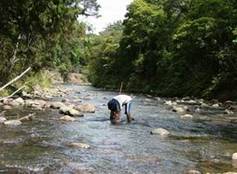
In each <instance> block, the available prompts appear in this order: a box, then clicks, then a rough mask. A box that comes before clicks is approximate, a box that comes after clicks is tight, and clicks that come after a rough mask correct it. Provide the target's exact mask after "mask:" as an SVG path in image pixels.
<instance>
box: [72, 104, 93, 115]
mask: <svg viewBox="0 0 237 174" xmlns="http://www.w3.org/2000/svg"><path fill="white" fill-rule="evenodd" d="M74 109H76V110H78V111H80V112H85V113H95V105H93V104H89V103H86V104H82V105H78V106H75V107H74Z"/></svg>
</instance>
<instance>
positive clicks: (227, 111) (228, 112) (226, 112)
mask: <svg viewBox="0 0 237 174" xmlns="http://www.w3.org/2000/svg"><path fill="white" fill-rule="evenodd" d="M225 114H228V115H232V114H234V112H233V111H231V110H229V109H226V110H225Z"/></svg>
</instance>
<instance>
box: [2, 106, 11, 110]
mask: <svg viewBox="0 0 237 174" xmlns="http://www.w3.org/2000/svg"><path fill="white" fill-rule="evenodd" d="M3 109H4V110H11V109H12V106H10V105H4V106H3Z"/></svg>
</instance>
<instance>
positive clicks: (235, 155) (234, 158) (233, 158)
mask: <svg viewBox="0 0 237 174" xmlns="http://www.w3.org/2000/svg"><path fill="white" fill-rule="evenodd" d="M232 160H237V152H236V153H233V155H232Z"/></svg>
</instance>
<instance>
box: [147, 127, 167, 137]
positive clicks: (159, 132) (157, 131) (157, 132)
mask: <svg viewBox="0 0 237 174" xmlns="http://www.w3.org/2000/svg"><path fill="white" fill-rule="evenodd" d="M151 134H154V135H160V136H162V137H166V136H168V135H169V134H170V132H169V131H167V130H166V129H163V128H158V129H154V130H152V131H151Z"/></svg>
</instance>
